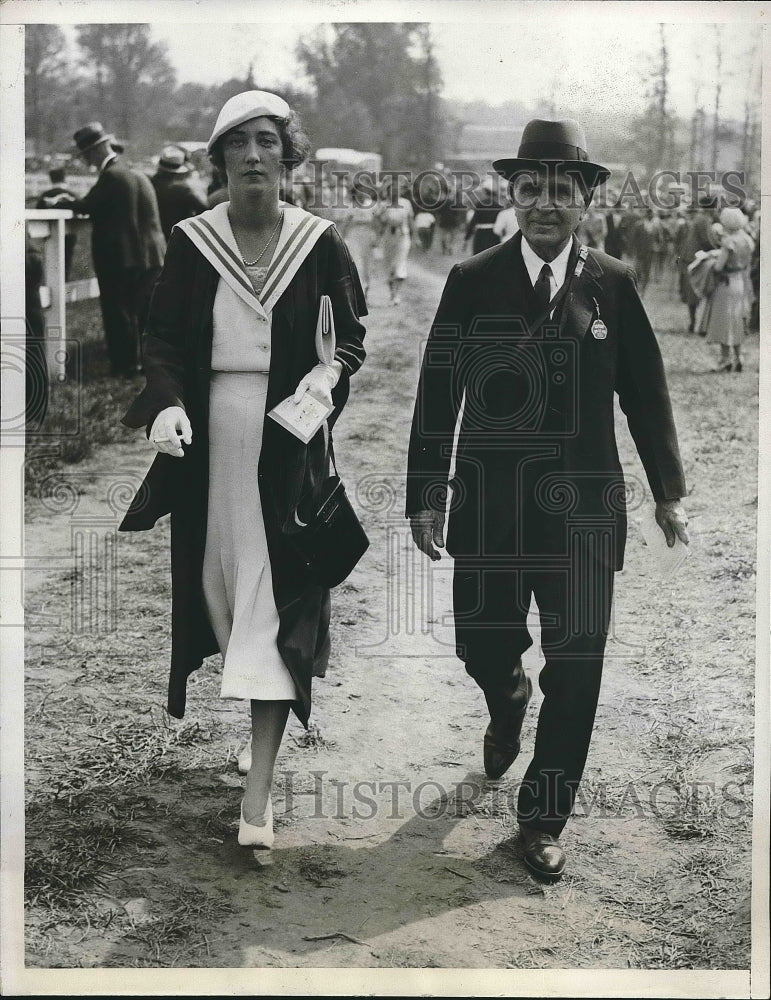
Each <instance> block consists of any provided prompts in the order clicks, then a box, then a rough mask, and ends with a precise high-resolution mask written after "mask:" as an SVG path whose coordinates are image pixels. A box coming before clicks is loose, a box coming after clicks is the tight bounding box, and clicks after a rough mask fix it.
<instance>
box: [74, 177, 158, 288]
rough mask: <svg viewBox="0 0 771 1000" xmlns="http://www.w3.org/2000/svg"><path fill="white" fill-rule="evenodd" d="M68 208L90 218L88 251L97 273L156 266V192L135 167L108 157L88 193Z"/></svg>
mask: <svg viewBox="0 0 771 1000" xmlns="http://www.w3.org/2000/svg"><path fill="white" fill-rule="evenodd" d="M72 208H73V209H74V210H75V211H76V212H81V213H83V214H85V215H88V216H90V218H91V253H92V256H93V260H94V269H95V270H96V273H97V275H99V274H100V273H105V272H112V273H114V272H115V271H122V270H125V269H127V268H138V269H139V270H140V271H149V270H152V269H153V268H157V267H161V265H162V264H163V256H164V253H165V252H166V242H165V240H164V238H163V232H162V230H161V220H160V216H159V214H158V202H157V200H156V197H155V191H154V190H153V186H152V184H151V183H150V178H149V177H146V176H145V175H144V174H143V173H141V172H140V171H138V170H131V169H129V168H128V167H124V166H123V165H122V163H121V162H120V160H118V159H115V160H112V161H111V162H110V163H108V164H107V166H106V167H105V168H104V170H103V171H102V173H101V174H100V176H99V179H98V180H97V182H96V184H94V186H93V187H92V188H91V190H90V191H89V192H88V194H87V195H86V196H85V197H84V198H81V199H80V200H79V201H76V202H75V203H74V204H73V205H72Z"/></svg>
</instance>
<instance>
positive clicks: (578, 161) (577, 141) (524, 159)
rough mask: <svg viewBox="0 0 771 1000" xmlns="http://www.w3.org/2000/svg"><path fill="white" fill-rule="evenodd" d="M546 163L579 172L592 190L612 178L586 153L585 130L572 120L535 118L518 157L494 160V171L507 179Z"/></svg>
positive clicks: (525, 135) (530, 123)
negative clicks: (555, 120)
mask: <svg viewBox="0 0 771 1000" xmlns="http://www.w3.org/2000/svg"><path fill="white" fill-rule="evenodd" d="M545 163H553V164H561V165H562V166H563V167H564V168H565V170H567V171H569V172H571V173H573V172H575V173H579V174H581V176H582V177H583V179H584V181H585V182H586V184H587V186H588V187H589V188H594V187H596V186H597V185H598V184H601V183H602V182H603V181H604V180H607V179H608V177H610V171H609V170H608V169H607V167H601V166H600V164H599V163H592V162H591V161H590V159H589V156H588V154H587V152H586V136H585V135H584V130H583V129H582V128H581V126H580V125H579V124H578V122H577V121H574V120H573V119H572V118H566V119H564V120H563V121H558V122H550V121H544V120H543V119H541V118H534V119H533V120H532V121H529V122H528V123H527V125H525V130H524V132H523V133H522V139H521V141H520V144H519V152H518V154H517V156H516V157H513V158H510V159H503V160H494V161H493V168H494V169H495V170H496V171H497V172H498V173H499V174H500V175H501V176H502V177H505V178H506V180H509V181H510V180H511V179H512V178H514V177H516V176H517V174H521V173H523V172H525V171H529V170H537V169H538V168H539V167H540V166H542V165H543V164H545Z"/></svg>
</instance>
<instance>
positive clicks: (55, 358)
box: [24, 208, 99, 382]
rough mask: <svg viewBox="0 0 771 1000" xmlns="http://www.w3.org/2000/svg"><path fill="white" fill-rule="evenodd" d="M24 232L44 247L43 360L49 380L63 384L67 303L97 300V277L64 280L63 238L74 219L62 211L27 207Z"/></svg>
mask: <svg viewBox="0 0 771 1000" xmlns="http://www.w3.org/2000/svg"><path fill="white" fill-rule="evenodd" d="M24 217H25V219H26V224H27V232H28V233H29V236H30V238H31V239H33V240H37V241H40V242H41V243H42V246H43V268H44V273H45V284H44V285H43V287H42V288H41V290H40V292H41V294H40V298H41V303H42V305H43V309H44V310H45V314H46V324H45V329H46V361H47V363H48V372H49V376H50V377H51V378H55V379H57V380H58V381H60V382H61V381H64V378H65V365H66V358H67V303H68V302H80V301H82V300H83V299H95V298H99V285H98V284H97V280H96V278H85V279H83V280H81V281H65V280H64V235H65V227H66V224H67V223H68V222H69V221H70V220H71V219H73V218H74V217H75V216H74V214H73V213H72V212H71V211H70V210H69V209H65V208H28V209H26V210H25V212H24Z"/></svg>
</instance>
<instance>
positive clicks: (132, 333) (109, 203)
mask: <svg viewBox="0 0 771 1000" xmlns="http://www.w3.org/2000/svg"><path fill="white" fill-rule="evenodd" d="M74 138H75V143H76V146H77V149H78V151H79V154H80V156H82V157H83V159H84V160H85V161H86V163H87V164H88V165H89V166H93V167H96V168H97V170H98V171H99V177H98V180H97V182H96V184H94V186H93V187H92V188H91V190H90V191H89V192H88V194H87V195H86V196H85V198H81V199H79V200H76V201H74V202H71V203H70V206H69V207H71V208H72V209H73V211H75V212H79V213H80V214H82V215H89V216H90V217H91V254H92V257H93V261H94V270H95V271H96V278H97V281H98V282H99V301H100V305H101V309H102V321H103V324H104V336H105V340H106V342H107V353H108V356H109V359H110V372H111V374H112V375H122V376H124V377H127V378H131V377H133V376H134V375H136V374H137V373H138V372H139V371H140V370H141V365H140V359H139V336H140V333H141V332H142V328H143V327H144V320H145V316H146V313H147V307H148V305H149V301H150V294H151V292H152V289H153V286H154V284H155V281H156V278H157V277H158V275H159V274H160V269H161V265H162V263H163V256H164V254H165V252H166V244H165V241H164V239H163V233H162V232H161V220H160V217H159V215H158V202H157V200H156V197H155V191H153V186H152V184H151V183H150V180H149V178H148V177H145V175H144V174H142V173H140V172H139V171H137V170H131V169H129V168H128V167H124V166H123V164H122V163H121V162H120V160H119V159H118V157H117V155H116V153H115V149H114V147H113V138H114V137H113V136H111V135H108V134H107V133H106V132H105V131H104V129H103V128H102V126H101V124H100V123H99V122H91V123H90V124H88V125H84V126H83V128H81V129H78V131H77V132H76V133H75V137H74Z"/></svg>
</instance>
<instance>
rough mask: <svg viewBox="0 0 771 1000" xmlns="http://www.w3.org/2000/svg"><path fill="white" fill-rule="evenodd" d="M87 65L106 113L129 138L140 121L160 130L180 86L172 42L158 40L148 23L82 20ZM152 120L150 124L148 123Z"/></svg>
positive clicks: (145, 126)
mask: <svg viewBox="0 0 771 1000" xmlns="http://www.w3.org/2000/svg"><path fill="white" fill-rule="evenodd" d="M77 36H78V44H79V46H80V47H81V49H82V50H83V53H84V57H83V65H84V66H85V67H87V68H88V69H90V71H91V72H92V73H93V76H94V80H95V83H96V89H97V95H98V98H99V101H100V104H101V105H102V107H103V109H104V110H103V111H101V112H100V117H104V118H105V119H107V120H108V121H109V124H110V126H111V127H112V128H114V129H116V130H117V132H118V133H119V134H120V135H121V136H124V137H125V138H127V139H131V138H134V137H135V136H136V135H137V133H138V129H139V126H140V120H139V118H140V109H141V113H142V120H141V126H142V129H143V131H145V132H146V133H147V132H154V131H156V130H157V125H158V124H159V123H160V121H161V119H162V116H163V111H164V110H166V109H167V107H168V103H169V101H170V98H171V96H172V94H173V91H174V84H175V74H174V70H173V69H172V67H171V64H170V63H169V60H168V56H167V52H166V46H165V45H164V44H162V43H159V42H153V41H152V39H151V36H150V27H149V25H147V24H82V25H78V26H77ZM148 126H150V128H148Z"/></svg>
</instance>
